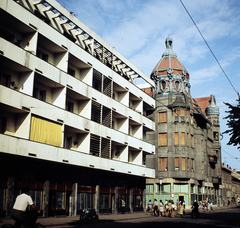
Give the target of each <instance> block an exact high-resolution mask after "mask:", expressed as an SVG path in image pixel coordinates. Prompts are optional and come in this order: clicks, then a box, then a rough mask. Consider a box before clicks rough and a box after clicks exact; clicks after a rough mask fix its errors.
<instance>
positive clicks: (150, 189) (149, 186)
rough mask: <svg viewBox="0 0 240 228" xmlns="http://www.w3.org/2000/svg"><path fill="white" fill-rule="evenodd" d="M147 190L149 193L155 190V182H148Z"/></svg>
mask: <svg viewBox="0 0 240 228" xmlns="http://www.w3.org/2000/svg"><path fill="white" fill-rule="evenodd" d="M146 192H147V193H152V192H153V184H146Z"/></svg>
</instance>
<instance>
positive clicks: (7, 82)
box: [0, 72, 11, 87]
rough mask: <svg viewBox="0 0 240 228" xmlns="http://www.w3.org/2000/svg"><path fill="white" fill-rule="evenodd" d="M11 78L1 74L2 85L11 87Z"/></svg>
mask: <svg viewBox="0 0 240 228" xmlns="http://www.w3.org/2000/svg"><path fill="white" fill-rule="evenodd" d="M10 81H11V76H10V75H9V74H4V73H1V72H0V84H1V85H3V86H6V87H10Z"/></svg>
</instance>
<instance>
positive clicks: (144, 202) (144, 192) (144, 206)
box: [143, 189, 147, 213]
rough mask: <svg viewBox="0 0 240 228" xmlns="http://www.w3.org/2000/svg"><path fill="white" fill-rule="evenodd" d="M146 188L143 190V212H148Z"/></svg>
mask: <svg viewBox="0 0 240 228" xmlns="http://www.w3.org/2000/svg"><path fill="white" fill-rule="evenodd" d="M146 205H147V203H146V189H144V190H143V212H144V213H146Z"/></svg>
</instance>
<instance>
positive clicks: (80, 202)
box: [77, 192, 95, 210]
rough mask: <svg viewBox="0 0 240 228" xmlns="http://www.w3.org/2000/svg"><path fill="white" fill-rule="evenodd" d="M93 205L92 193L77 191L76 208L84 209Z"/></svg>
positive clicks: (93, 195)
mask: <svg viewBox="0 0 240 228" xmlns="http://www.w3.org/2000/svg"><path fill="white" fill-rule="evenodd" d="M94 207H95V194H94V193H83V192H81V193H78V195H77V209H78V210H81V209H86V208H94Z"/></svg>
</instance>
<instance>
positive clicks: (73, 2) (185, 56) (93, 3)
mask: <svg viewBox="0 0 240 228" xmlns="http://www.w3.org/2000/svg"><path fill="white" fill-rule="evenodd" d="M57 2H59V3H60V4H61V5H62V6H64V7H65V8H66V9H67V10H68V11H70V12H73V14H74V15H75V16H76V17H77V18H78V19H79V20H80V21H82V22H83V23H84V24H85V25H86V26H87V27H89V28H90V29H91V30H92V31H93V32H95V33H96V34H97V35H99V36H100V37H101V38H102V39H103V40H105V41H106V42H107V43H108V44H109V45H111V46H112V47H114V48H115V49H116V50H117V51H118V52H119V53H120V54H121V55H123V56H124V57H125V58H127V59H128V60H129V61H130V62H132V63H133V64H134V65H135V66H136V67H137V68H138V69H140V70H141V71H142V72H143V73H144V74H146V75H147V76H150V74H151V72H152V70H153V68H154V67H155V65H156V64H157V63H158V61H159V60H160V59H161V56H162V54H163V52H164V51H165V48H166V46H165V39H166V38H167V37H168V36H171V37H172V38H173V50H174V51H175V53H176V54H177V57H178V59H179V60H180V62H181V63H182V64H183V65H184V66H185V68H186V69H187V71H188V72H189V74H190V84H191V95H192V97H193V98H198V97H209V96H210V95H211V94H213V95H215V98H216V101H217V105H218V107H219V110H220V116H219V119H220V131H221V132H224V131H225V130H227V129H228V127H227V125H226V124H227V120H226V119H223V118H224V117H226V116H227V113H226V112H225V111H226V110H228V109H227V106H226V105H225V104H224V103H223V102H228V103H230V104H232V105H237V101H236V100H237V98H238V96H237V93H236V92H240V1H239V0H211V1H209V0H195V1H193V0H182V3H183V4H182V3H181V1H180V0H57ZM183 5H184V6H185V7H186V9H187V10H188V12H189V14H190V15H191V17H192V19H193V20H194V22H195V23H196V25H197V27H198V28H199V30H200V31H201V33H202V35H203V37H204V38H205V40H206V42H207V43H208V46H209V47H210V49H211V50H212V52H213V53H214V55H215V57H216V58H217V60H218V62H219V64H220V65H221V67H222V69H223V70H224V72H225V73H226V75H227V77H228V78H229V80H230V81H231V83H232V85H233V86H232V85H231V84H230V83H229V80H228V79H227V77H226V76H225V74H224V73H223V71H222V69H221V68H220V66H219V65H218V63H217V61H216V59H215V58H214V56H213V55H212V53H211V51H210V50H209V48H208V46H207V45H206V43H205V41H204V40H203V38H202V36H201V35H200V33H199V31H198V29H197V28H196V26H195V25H194V23H193V21H192V20H191V18H190V17H189V15H188V13H187V12H186V10H185V8H184V7H183ZM137 83H141V82H137ZM233 87H234V88H233ZM229 138H230V136H229V135H227V134H223V138H222V140H221V147H222V151H221V152H222V162H224V164H225V165H226V164H228V165H229V166H230V167H231V168H232V169H237V170H238V171H240V151H239V150H238V149H237V147H234V146H229V145H227V143H228V141H229Z"/></svg>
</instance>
